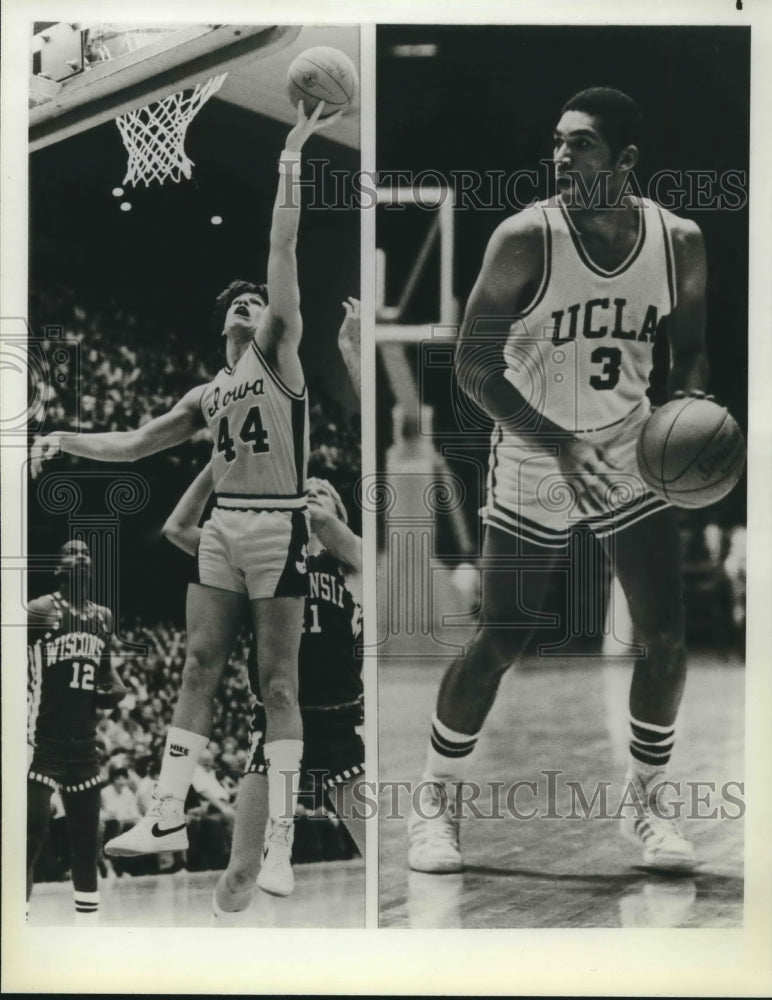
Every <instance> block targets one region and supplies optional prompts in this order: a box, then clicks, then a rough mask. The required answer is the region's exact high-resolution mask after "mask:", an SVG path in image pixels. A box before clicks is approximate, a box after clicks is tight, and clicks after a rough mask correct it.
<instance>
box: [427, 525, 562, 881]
mask: <svg viewBox="0 0 772 1000" xmlns="http://www.w3.org/2000/svg"><path fill="white" fill-rule="evenodd" d="M515 552H516V553H517V555H516V556H515V555H513V553H515ZM552 563H553V556H552V554H551V552H550V550H548V549H545V548H542V547H537V546H533V545H530V544H528V543H527V542H523V541H520V540H518V539H514V538H513V537H512V536H511V535H508V534H506V533H505V532H502V531H499V530H498V529H496V528H491V527H488V528H487V530H486V532H485V542H484V546H483V573H482V596H481V610H480V624H479V627H478V630H477V632H476V634H475V636H474V638H473V639H472V641H471V642H470V644H469V645H468V647H467V649H466V652H465V653H464V655H463V656H460V657H458V658H457V659H456V660H454V661H453V663H452V664H451V665H450V667H448V669H447V671H446V672H445V676H444V677H443V679H442V683H441V685H440V692H439V695H438V698H437V710H436V712H435V715H434V719H433V720H432V732H431V744H430V747H429V750H428V753H427V757H426V765H425V768H424V773H423V784H422V788H421V795H420V802H419V808H418V809H416V810H415V811H414V812H413V813H412V815H411V817H410V819H409V821H408V835H409V838H410V849H409V853H408V861H409V864H410V867H411V868H413V869H414V870H416V871H424V872H433V873H436V874H440V873H445V872H454V871H458V870H459V869H460V868H461V863H462V862H461V853H460V849H459V846H458V839H459V830H458V819H457V818H455V817H454V808H453V806H454V798H455V795H454V788H453V783H454V782H458V781H459V780H461V779H463V777H464V775H465V773H466V764H467V762H468V759H469V755H470V754H471V753H472V751H473V750H474V748H475V746H476V744H477V739H478V736H479V733H480V730H481V729H482V726H483V723H484V722H485V719H486V717H487V715H488V712H489V711H490V709H491V706H492V705H493V702H494V700H495V698H496V693H497V691H498V689H499V684H500V683H501V678H502V677H503V675H504V673H505V672H506V671H507V669H508V668H509V667H510V666H511V665H512V663H513V662H514V661H515V660H516V659H517V658H518V657H519V656H520V655H521V654H522V652H523V650H524V648H525V646H526V644H527V642H528V640H529V638H530V636H531V634H532V632H533V630H534V626H535V624H536V623H535V622H534V615H535V614H538V612H539V609H540V608H541V605H542V603H543V601H544V596H545V594H546V590H547V585H548V582H549V577H550V571H551V567H552ZM526 568H527V572H525V570H526Z"/></svg>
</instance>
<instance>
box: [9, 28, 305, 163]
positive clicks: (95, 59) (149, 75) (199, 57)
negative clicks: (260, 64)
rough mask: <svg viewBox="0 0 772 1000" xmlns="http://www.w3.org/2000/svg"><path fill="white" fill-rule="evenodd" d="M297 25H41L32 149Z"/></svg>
mask: <svg viewBox="0 0 772 1000" xmlns="http://www.w3.org/2000/svg"><path fill="white" fill-rule="evenodd" d="M300 30H301V29H300V27H299V26H286V25H284V26H282V25H273V26H267V25H254V24H220V25H214V24H189V23H188V24H157V25H156V24H142V25H133V24H123V23H121V24H117V23H116V24H84V23H75V22H59V23H55V24H36V25H35V30H34V34H33V44H32V51H31V65H30V98H29V99H30V114H29V138H30V152H33V151H35V150H36V149H41V148H42V147H44V146H47V145H49V144H50V143H52V142H58V141H59V140H61V139H64V138H67V136H70V135H74V134H75V133H77V132H81V131H83V130H84V129H86V128H91V127H92V126H95V125H100V124H102V122H105V121H109V120H111V119H114V118H116V117H117V116H118V115H121V114H125V113H126V112H127V111H132V110H134V109H135V108H139V107H142V106H143V105H146V104H149V103H151V102H152V101H156V100H159V99H160V98H162V97H166V96H167V95H168V94H170V93H173V92H175V91H180V90H183V89H185V88H188V87H192V86H193V85H194V84H196V83H200V82H202V81H204V80H206V79H208V78H209V77H212V76H214V75H215V74H221V73H225V72H227V71H228V70H229V69H231V68H232V67H235V66H236V65H239V64H241V63H243V62H245V61H247V60H249V59H255V58H261V57H263V56H265V55H268V54H270V53H272V52H275V51H278V50H279V49H282V48H285V47H286V46H288V45H290V44H291V43H292V42H293V41H294V40H295V38H296V37H297V35H298V34H299V33H300Z"/></svg>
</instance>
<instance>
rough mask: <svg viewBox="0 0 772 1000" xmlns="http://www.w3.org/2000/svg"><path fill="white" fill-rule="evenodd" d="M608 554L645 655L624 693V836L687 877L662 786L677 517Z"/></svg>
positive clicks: (679, 672) (619, 538) (673, 674)
mask: <svg viewBox="0 0 772 1000" xmlns="http://www.w3.org/2000/svg"><path fill="white" fill-rule="evenodd" d="M606 550H607V552H608V553H609V557H610V558H611V559H612V561H613V563H614V565H615V567H616V572H617V575H618V577H619V580H620V582H621V584H622V587H623V589H624V591H625V594H626V596H627V601H628V604H629V607H630V615H631V617H632V620H633V624H634V627H635V633H636V635H635V638H636V641H637V642H640V643H642V644H643V645H644V647H645V650H646V652H645V655H644V656H643V657H641V658H640V659H638V660H636V662H635V666H634V669H633V680H632V684H631V687H630V726H631V740H630V760H629V769H628V780H629V782H630V784H629V788H630V789H631V793H632V794H633V798H634V800H635V808H632V806H631V808H630V809H628V810H626V813H627V815H626V816H625V819H624V820H623V825H622V831H623V833H624V835H625V837H627V838H628V839H629V840H631V841H633V842H634V843H636V844H638V846H639V847H641V848H642V849H643V860H644V863H645V864H648V865H651V866H653V867H658V868H664V869H676V870H689V869H691V868H693V867H694V864H695V857H694V849H693V847H692V845H691V843H690V842H689V841H688V840H686V838H685V837H684V836H683V834H682V833H681V832H680V830H679V829H678V827H677V825H676V823H675V822H674V817H675V816H676V815H677V808H678V807H677V804H676V803H675V802H674V801H672V800H673V798H677V796H674V789H673V788H672V786H671V785H669V784H664V782H665V781H666V769H667V765H668V762H669V760H670V755H671V752H672V748H673V743H674V739H675V722H676V716H677V714H678V707H679V705H680V703H681V697H682V695H683V691H684V684H685V681H686V646H685V641H684V604H683V591H682V570H681V540H680V535H679V530H678V521H677V515H676V512H675V511H674V510H673V509H667V510H664V511H660V512H659V513H657V514H654V515H652V516H651V517H647V518H645V519H644V520H643V521H640V522H638V524H636V525H633V526H632V527H630V528H627V529H625V530H624V531H621V532H619V533H618V534H617V535H616V536H614V537H613V538H611V539H609V540H608V541H607V542H606ZM639 802H640V807H638V803H639Z"/></svg>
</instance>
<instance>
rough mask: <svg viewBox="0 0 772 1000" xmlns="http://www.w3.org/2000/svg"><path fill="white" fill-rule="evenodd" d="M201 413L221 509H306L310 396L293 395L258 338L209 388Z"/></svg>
mask: <svg viewBox="0 0 772 1000" xmlns="http://www.w3.org/2000/svg"><path fill="white" fill-rule="evenodd" d="M201 410H202V413H203V415H204V419H205V420H206V422H207V425H208V427H209V430H210V432H211V435H212V440H213V451H212V477H213V480H214V489H215V493H216V495H217V506H218V507H225V508H236V509H254V510H260V509H265V508H271V509H274V510H276V509H280V510H291V509H293V508H301V507H304V506H305V495H304V490H305V476H306V464H307V461H308V394H307V391H306V389H305V388H304V389H303V391H302V392H301V393H295V392H292V390H291V389H289V388H288V387H287V386H286V385H285V384H284V382H283V381H282V380H281V378H280V377H279V376H278V375H277V373H276V372H275V371H274V369H273V368H272V367H271V365H270V364H269V362H268V361H267V360H266V358H265V356H264V355H263V353H262V352H261V350H260V348H259V347H258V346H257V344H256V342H255V341H254V340H253V341H252V342H251V343H250V345H249V347H247V349H246V350H245V351H244V353H243V354H242V355H241V357H240V358H239V360H238V361H237V362H236V364H235V366H234V367H233V368H228V367H227V366H226V367H225V368H222V369H221V370H220V371H219V372H218V373H217V375H215V377H214V378H213V379H212V381H211V382H210V383H209V385H207V386H206V387H205V389H204V391H203V393H202V395H201Z"/></svg>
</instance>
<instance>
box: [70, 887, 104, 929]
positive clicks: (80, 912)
mask: <svg viewBox="0 0 772 1000" xmlns="http://www.w3.org/2000/svg"><path fill="white" fill-rule="evenodd" d="M74 895H75V923H76V924H80V923H83V924H95V923H96V922H97V920H98V919H99V890H97V891H96V892H83V891H82V890H81V889H76V890H75V894H74Z"/></svg>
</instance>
